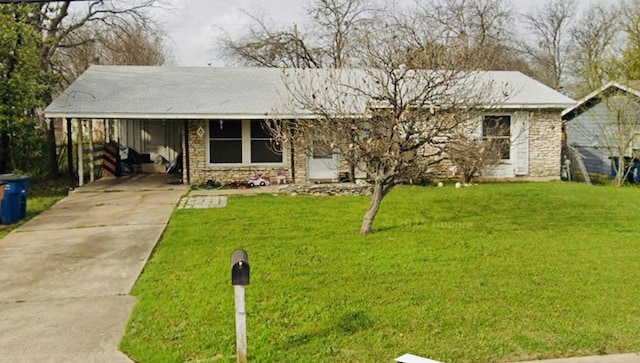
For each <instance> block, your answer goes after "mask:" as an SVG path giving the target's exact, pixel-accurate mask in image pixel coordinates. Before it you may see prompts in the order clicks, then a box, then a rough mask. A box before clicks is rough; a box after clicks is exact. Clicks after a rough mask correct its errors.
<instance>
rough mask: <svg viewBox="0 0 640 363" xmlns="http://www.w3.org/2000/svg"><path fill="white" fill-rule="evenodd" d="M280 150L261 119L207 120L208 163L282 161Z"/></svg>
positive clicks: (278, 162)
mask: <svg viewBox="0 0 640 363" xmlns="http://www.w3.org/2000/svg"><path fill="white" fill-rule="evenodd" d="M282 161H283V157H282V151H281V150H280V148H279V147H278V145H276V143H275V142H274V141H273V138H272V137H271V135H270V134H269V132H268V131H267V128H266V125H265V122H264V121H250V120H242V121H241V120H212V121H209V163H210V164H235V165H254V164H282Z"/></svg>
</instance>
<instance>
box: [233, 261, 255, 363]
mask: <svg viewBox="0 0 640 363" xmlns="http://www.w3.org/2000/svg"><path fill="white" fill-rule="evenodd" d="M250 270H251V269H250V267H249V256H248V255H247V252H246V251H245V250H235V251H233V253H232V254H231V285H233V289H234V292H235V300H236V351H237V355H238V363H246V362H247V315H246V312H245V301H244V287H245V286H246V285H249V272H250Z"/></svg>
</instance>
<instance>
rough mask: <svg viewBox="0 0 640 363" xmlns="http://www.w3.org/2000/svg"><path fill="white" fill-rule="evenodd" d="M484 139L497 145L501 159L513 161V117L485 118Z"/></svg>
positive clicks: (483, 125) (483, 122)
mask: <svg viewBox="0 0 640 363" xmlns="http://www.w3.org/2000/svg"><path fill="white" fill-rule="evenodd" d="M482 137H483V138H484V139H485V140H489V141H493V142H495V143H496V145H497V146H498V149H499V150H500V159H503V160H509V159H511V116H485V117H484V119H483V121H482Z"/></svg>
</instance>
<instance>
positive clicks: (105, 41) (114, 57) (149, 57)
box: [57, 19, 171, 80]
mask: <svg viewBox="0 0 640 363" xmlns="http://www.w3.org/2000/svg"><path fill="white" fill-rule="evenodd" d="M139 21H140V20H137V19H130V20H128V21H125V20H119V21H118V20H115V21H114V23H112V24H109V25H107V24H104V23H92V24H88V25H86V26H85V27H84V28H82V29H80V30H78V31H77V32H76V33H74V34H73V35H70V36H71V37H72V38H77V40H78V41H77V43H78V45H77V46H76V47H72V48H65V49H62V50H61V51H60V52H59V54H58V55H57V62H58V63H59V66H58V68H59V69H60V71H61V72H62V74H64V75H65V78H66V79H69V80H71V79H74V78H75V77H77V76H79V75H80V74H82V72H84V71H85V70H86V69H87V68H88V67H89V66H90V65H92V64H106V65H163V64H165V63H166V62H167V61H169V60H170V59H171V55H170V52H169V50H168V49H167V48H166V46H165V43H164V41H163V36H164V34H163V33H162V32H161V31H159V30H158V29H155V28H152V27H148V26H146V25H145V24H140V23H139ZM116 24H117V25H116ZM85 39H90V41H84V40H85Z"/></svg>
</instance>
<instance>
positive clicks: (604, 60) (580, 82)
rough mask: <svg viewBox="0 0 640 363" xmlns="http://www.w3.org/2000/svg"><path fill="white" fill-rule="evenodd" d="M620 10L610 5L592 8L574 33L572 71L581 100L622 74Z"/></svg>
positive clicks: (596, 5) (583, 15) (572, 35)
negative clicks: (620, 59)
mask: <svg viewBox="0 0 640 363" xmlns="http://www.w3.org/2000/svg"><path fill="white" fill-rule="evenodd" d="M620 16H621V13H620V8H619V7H618V6H615V5H612V4H607V5H606V6H605V5H604V4H594V5H591V6H590V7H589V8H588V9H587V10H586V11H585V12H584V13H582V14H581V16H580V17H579V19H578V20H577V21H576V22H575V25H574V27H573V29H572V32H571V39H572V51H571V70H572V74H573V78H574V80H573V83H575V86H574V93H575V94H576V95H577V96H578V97H582V96H584V95H586V94H588V93H590V92H592V91H593V90H596V89H598V88H600V87H602V86H604V84H605V83H606V82H607V81H610V80H612V79H616V78H618V76H619V75H620V74H621V69H620V67H619V61H618V59H619V57H620V53H621V52H622V50H621V49H620V48H621V47H620V46H621V37H622V34H621V32H622V30H623V27H622V26H621V23H620V22H619V21H618V19H619V18H620Z"/></svg>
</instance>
